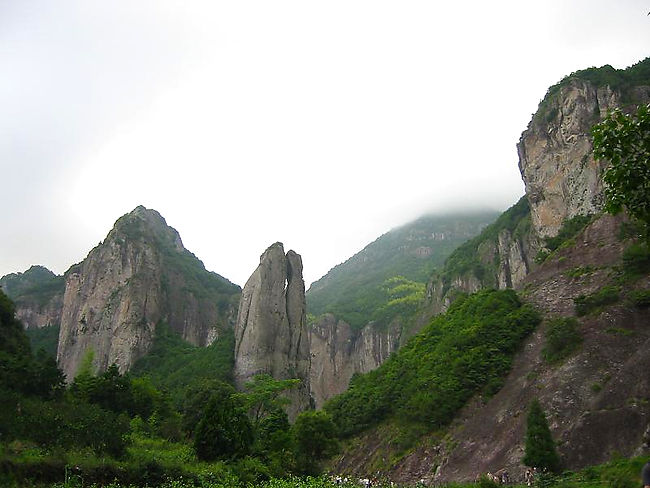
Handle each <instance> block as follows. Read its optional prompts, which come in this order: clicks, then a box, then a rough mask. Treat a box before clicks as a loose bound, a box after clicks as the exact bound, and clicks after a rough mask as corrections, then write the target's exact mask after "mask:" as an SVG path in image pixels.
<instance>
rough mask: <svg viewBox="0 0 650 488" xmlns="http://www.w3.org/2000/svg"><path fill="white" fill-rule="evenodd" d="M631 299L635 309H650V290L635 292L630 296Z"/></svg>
mask: <svg viewBox="0 0 650 488" xmlns="http://www.w3.org/2000/svg"><path fill="white" fill-rule="evenodd" d="M629 298H630V301H631V302H632V304H633V305H634V306H635V307H639V308H648V307H650V290H634V291H632V292H631V293H630V294H629Z"/></svg>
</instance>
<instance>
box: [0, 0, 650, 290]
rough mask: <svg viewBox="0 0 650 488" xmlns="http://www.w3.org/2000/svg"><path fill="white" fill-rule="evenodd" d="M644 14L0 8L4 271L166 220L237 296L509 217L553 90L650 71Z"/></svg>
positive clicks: (642, 7)
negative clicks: (389, 239) (525, 154)
mask: <svg viewBox="0 0 650 488" xmlns="http://www.w3.org/2000/svg"><path fill="white" fill-rule="evenodd" d="M649 11H650V3H649V2H648V1H647V0H643V1H636V0H618V1H616V2H612V1H611V0H608V1H601V0H547V1H536V2H527V1H526V2H522V1H520V0H519V1H514V0H513V1H498V0H497V1H496V2H485V1H475V0H466V1H463V2H433V1H430V0H427V1H414V0H413V1H412V0H400V1H383V0H367V1H366V0H345V1H338V0H328V1H327V2H323V1H320V2H316V1H310V0H295V1H284V0H278V1H269V0H259V1H258V0H242V1H236V2H235V1H228V2H225V1H218V0H210V1H199V0H195V1H192V0H188V1H180V0H176V1H171V0H150V1H142V0H111V1H106V0H78V1H73V0H50V1H33V0H0V66H2V75H1V76H0V188H1V190H0V206H1V211H0V276H2V275H5V274H7V273H11V272H21V271H24V270H26V269H27V268H29V266H31V265H32V264H41V265H44V266H46V267H48V268H49V269H51V270H53V271H54V272H56V273H58V274H61V273H63V272H65V270H66V269H67V268H68V267H69V266H71V265H72V264H74V263H77V262H80V261H82V260H83V259H84V258H85V256H86V255H87V254H88V252H89V251H90V250H91V249H92V248H93V247H94V246H96V245H97V244H98V243H99V242H101V241H102V240H103V239H104V238H105V236H106V234H107V233H108V232H109V230H110V229H111V228H112V226H113V223H114V222H115V220H117V219H118V218H119V217H120V216H121V215H123V214H125V213H128V212H130V211H131V210H133V209H134V208H135V207H136V206H138V205H144V206H145V207H148V208H154V209H156V210H158V211H159V212H160V213H161V214H162V215H163V216H164V217H165V218H166V220H167V223H168V224H169V225H171V226H172V227H174V228H175V229H177V230H178V231H179V233H180V235H181V237H182V239H183V242H184V244H185V247H186V248H188V249H189V250H190V251H192V252H193V253H194V254H196V255H197V256H198V257H199V258H200V259H201V260H202V261H203V262H204V264H205V266H206V268H207V269H209V270H210V271H215V272H217V273H219V274H221V275H222V276H225V277H226V278H228V279H230V280H231V281H233V282H235V283H237V284H239V285H243V284H244V283H245V282H246V280H247V279H248V277H249V276H250V274H251V273H252V272H253V271H254V269H255V268H256V266H257V264H258V263H259V256H260V254H261V253H262V252H263V251H264V250H265V249H266V248H267V247H268V246H269V245H271V244H272V243H274V242H276V241H281V242H283V243H284V245H285V250H288V249H294V250H295V251H296V252H298V253H299V254H301V256H302V258H303V265H304V277H305V281H306V282H307V284H309V283H310V282H312V281H314V280H316V279H318V278H320V277H321V276H323V275H324V274H325V273H327V271H328V270H329V269H330V268H332V267H333V266H335V265H336V264H338V263H340V262H343V261H345V260H346V259H347V258H349V257H350V256H352V255H353V254H354V253H356V252H358V251H359V250H361V249H362V248H363V247H364V246H365V245H366V244H368V243H369V242H371V241H373V240H374V239H376V238H377V237H378V236H380V235H381V234H383V233H384V232H386V231H388V230H389V229H391V228H393V227H395V226H399V225H401V224H404V223H406V222H408V221H410V220H413V219H415V218H417V217H419V216H420V215H422V214H425V213H430V212H434V213H445V212H450V211H453V210H457V209H494V210H504V209H506V208H508V207H509V206H511V205H512V204H514V203H515V202H516V201H517V200H518V198H519V197H520V196H521V195H523V193H524V187H523V183H522V181H521V178H520V175H519V170H518V166H517V161H518V158H517V151H516V143H517V141H518V140H519V137H520V135H521V133H522V132H523V131H524V130H525V128H526V126H527V124H528V122H529V121H530V119H531V116H532V114H533V113H534V112H535V110H536V109H537V105H538V103H539V102H540V100H541V99H542V98H543V96H544V94H545V93H546V90H547V88H548V87H549V86H551V85H552V84H554V83H556V82H558V81H559V80H560V79H562V78H563V77H564V76H565V75H568V74H570V73H571V72H573V71H576V70H579V69H584V68H588V67H591V66H602V65H604V64H611V65H612V66H614V67H616V68H625V67H627V66H629V65H631V64H634V63H636V62H638V61H640V60H642V59H644V58H645V57H647V56H649V55H650V17H649V16H648V12H649Z"/></svg>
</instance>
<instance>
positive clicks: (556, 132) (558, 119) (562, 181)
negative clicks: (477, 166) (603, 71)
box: [517, 77, 650, 237]
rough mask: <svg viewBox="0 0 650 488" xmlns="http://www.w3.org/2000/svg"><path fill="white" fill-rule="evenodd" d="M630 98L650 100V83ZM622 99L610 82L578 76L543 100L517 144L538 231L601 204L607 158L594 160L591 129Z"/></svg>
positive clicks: (553, 230)
mask: <svg viewBox="0 0 650 488" xmlns="http://www.w3.org/2000/svg"><path fill="white" fill-rule="evenodd" d="M626 98H628V101H629V99H631V100H632V101H633V102H634V103H647V102H648V101H650V87H643V86H639V87H636V88H635V89H634V90H630V91H629V92H627V93H626ZM622 99H623V94H622V92H621V91H620V90H615V89H612V88H611V87H610V86H609V85H604V86H597V85H595V84H594V83H592V82H590V81H587V80H584V79H580V78H579V77H572V78H569V79H567V80H566V81H565V82H563V83H561V84H560V85H559V86H558V87H557V88H556V89H555V90H553V91H551V92H549V94H548V95H547V96H546V98H545V99H544V101H543V102H542V103H541V104H540V107H539V109H538V111H537V113H536V114H535V115H534V117H533V119H532V120H531V122H530V124H529V125H528V128H527V129H526V130H525V131H524V133H523V134H522V135H521V139H520V140H519V144H517V150H518V152H519V170H520V171H521V177H522V179H523V180H524V183H525V185H526V195H527V196H528V200H529V202H530V209H531V217H532V224H533V228H534V231H535V232H536V233H537V235H539V236H541V237H549V236H554V235H556V234H557V232H558V230H559V228H560V227H561V225H562V222H563V221H564V220H565V219H568V218H571V217H574V216H576V215H587V214H593V213H597V212H598V211H600V210H601V208H602V204H603V183H602V179H601V173H602V169H603V163H601V162H596V161H594V158H593V156H592V143H591V135H590V131H591V127H592V126H593V125H594V124H595V123H597V122H598V121H599V120H600V119H601V118H602V117H603V116H605V114H606V113H607V111H609V110H612V109H614V108H617V107H621V106H623V105H624V104H623V103H622Z"/></svg>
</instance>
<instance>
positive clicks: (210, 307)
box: [57, 207, 239, 380]
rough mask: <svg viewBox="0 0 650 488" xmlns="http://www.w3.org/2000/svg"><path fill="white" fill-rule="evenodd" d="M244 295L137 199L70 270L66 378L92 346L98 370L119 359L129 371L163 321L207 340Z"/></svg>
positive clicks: (63, 336)
mask: <svg viewBox="0 0 650 488" xmlns="http://www.w3.org/2000/svg"><path fill="white" fill-rule="evenodd" d="M238 297H239V288H238V287H237V286H235V285H233V284H232V283H230V282H228V281H227V280H226V279H225V278H222V277H220V276H219V275H217V274H214V273H209V272H207V271H206V270H205V268H204V267H203V264H202V263H201V262H200V261H199V260H198V259H197V258H196V257H195V256H194V255H193V254H191V253H190V252H189V251H187V250H186V249H185V248H184V247H183V243H182V241H181V238H180V236H179V235H178V232H176V230H174V229H172V228H171V227H169V226H167V224H166V222H165V220H164V219H163V218H162V217H161V216H160V214H159V213H158V212H156V211H155V210H149V209H146V208H144V207H137V208H136V209H135V210H134V211H133V212H131V213H129V214H127V215H125V216H123V217H121V218H120V219H119V220H118V221H117V222H116V223H115V226H114V228H113V230H112V231H111V232H110V233H109V234H108V236H107V237H106V239H105V240H104V242H102V243H101V244H99V245H98V246H97V247H95V248H94V249H93V250H92V251H91V252H90V253H89V254H88V257H87V258H86V259H85V260H84V261H83V262H82V263H81V264H78V265H75V266H73V267H72V268H70V270H68V272H67V273H66V283H65V294H64V297H63V310H62V314H61V329H60V333H59V348H58V353H57V361H58V363H59V366H60V367H61V368H62V370H63V372H64V373H65V374H66V377H67V378H68V380H71V379H72V378H74V375H75V373H76V371H77V368H78V365H79V363H80V361H81V359H82V358H83V356H84V354H86V352H87V351H88V350H92V351H93V352H94V366H95V368H96V369H97V370H98V371H103V370H105V369H106V368H107V367H108V366H110V365H111V364H113V363H115V364H117V366H118V367H119V370H120V372H124V371H126V370H128V369H129V367H130V366H131V365H132V364H133V363H134V362H135V361H136V360H137V359H138V358H140V357H141V356H143V355H144V354H145V353H146V352H147V351H148V349H149V347H150V346H151V344H152V341H153V337H154V333H155V329H156V325H157V324H158V323H159V322H161V321H165V322H167V323H168V324H169V326H170V327H171V328H172V330H175V331H176V332H178V333H179V334H180V335H181V336H182V337H183V338H184V339H185V340H187V341H188V342H190V343H192V344H195V345H201V346H203V345H208V344H210V343H211V342H212V341H214V340H216V339H217V338H218V337H219V335H220V332H221V331H222V330H223V329H224V328H225V327H228V326H231V325H232V323H233V321H234V315H235V306H236V305H235V303H236V302H237V299H238Z"/></svg>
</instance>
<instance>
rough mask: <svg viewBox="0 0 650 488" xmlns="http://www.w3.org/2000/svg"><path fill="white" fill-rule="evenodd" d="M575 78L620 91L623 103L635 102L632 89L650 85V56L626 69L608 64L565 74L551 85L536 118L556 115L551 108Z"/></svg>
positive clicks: (540, 118) (544, 118) (545, 118)
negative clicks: (563, 89)
mask: <svg viewBox="0 0 650 488" xmlns="http://www.w3.org/2000/svg"><path fill="white" fill-rule="evenodd" d="M574 80H582V81H587V82H589V83H591V84H592V85H594V86H595V87H603V86H608V87H610V88H611V89H612V90H616V91H619V92H620V93H621V95H622V102H623V103H630V102H633V101H634V100H633V94H632V89H633V88H634V87H636V86H640V85H650V58H646V59H644V60H642V61H639V62H638V63H636V64H633V65H632V66H630V67H628V68H625V69H616V68H613V67H612V66H610V65H609V64H606V65H605V66H601V67H600V68H596V67H592V68H587V69H583V70H579V71H575V72H573V73H571V74H570V75H568V76H565V77H564V78H562V80H560V81H559V82H558V83H556V84H555V85H553V86H551V87H550V88H549V89H548V90H547V92H546V95H545V96H544V99H543V100H542V101H541V102H540V104H539V107H538V109H537V112H536V113H535V116H534V119H535V120H546V121H548V120H550V119H552V118H554V117H555V115H556V113H557V112H556V110H557V109H553V108H551V107H552V105H553V101H554V100H556V99H557V97H558V95H559V93H560V91H561V90H562V88H564V87H565V86H567V85H569V84H570V83H571V82H572V81H574Z"/></svg>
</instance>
